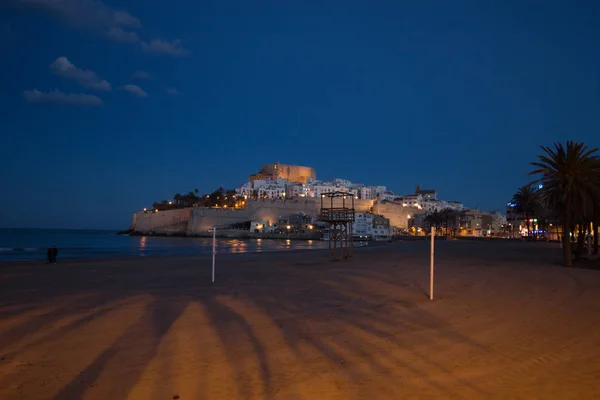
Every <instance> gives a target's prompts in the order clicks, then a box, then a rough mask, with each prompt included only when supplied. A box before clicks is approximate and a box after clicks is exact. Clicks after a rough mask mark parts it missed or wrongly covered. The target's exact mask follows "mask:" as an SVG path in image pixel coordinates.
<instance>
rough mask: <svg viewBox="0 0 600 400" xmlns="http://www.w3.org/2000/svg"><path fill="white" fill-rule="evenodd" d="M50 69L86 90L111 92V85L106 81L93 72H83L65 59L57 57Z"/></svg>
mask: <svg viewBox="0 0 600 400" xmlns="http://www.w3.org/2000/svg"><path fill="white" fill-rule="evenodd" d="M50 68H51V69H52V70H53V71H54V72H55V73H56V74H57V75H60V76H62V77H63V78H68V79H73V80H75V81H76V82H77V83H79V84H80V85H82V86H84V87H86V88H88V89H96V90H104V91H109V90H111V85H110V83H108V82H107V81H105V80H103V79H100V77H99V76H98V74H97V73H95V72H94V71H90V70H89V69H88V70H83V69H80V68H77V67H76V66H75V65H73V64H72V63H71V62H70V61H69V59H68V58H67V57H64V56H63V57H58V58H57V59H56V60H54V62H53V63H52V64H50Z"/></svg>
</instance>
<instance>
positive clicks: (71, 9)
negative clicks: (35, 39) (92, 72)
mask: <svg viewBox="0 0 600 400" xmlns="http://www.w3.org/2000/svg"><path fill="white" fill-rule="evenodd" d="M9 1H12V2H13V3H16V4H17V5H20V6H22V7H27V8H31V9H35V10H40V11H42V12H46V13H48V14H50V15H52V16H55V17H57V18H59V19H62V20H65V21H67V22H68V23H69V24H71V25H73V26H75V27H77V28H82V29H91V30H94V31H97V32H100V33H101V34H103V35H105V36H107V37H109V38H111V39H114V40H118V41H133V39H135V41H138V40H139V37H138V36H137V34H135V32H131V31H125V29H138V28H141V26H142V23H141V22H140V20H139V18H137V17H134V16H133V15H131V14H129V13H128V12H127V11H123V10H116V9H114V8H112V7H110V6H108V5H106V4H104V3H103V2H101V1H98V0H9Z"/></svg>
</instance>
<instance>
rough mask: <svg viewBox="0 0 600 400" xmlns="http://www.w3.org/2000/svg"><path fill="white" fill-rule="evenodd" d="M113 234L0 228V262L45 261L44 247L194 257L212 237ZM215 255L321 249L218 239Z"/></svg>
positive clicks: (61, 256) (315, 243)
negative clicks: (54, 246) (217, 253)
mask: <svg viewBox="0 0 600 400" xmlns="http://www.w3.org/2000/svg"><path fill="white" fill-rule="evenodd" d="M116 232H117V231H104V230H102V231H99V230H70V229H0V262H10V261H35V260H40V261H46V253H47V250H48V247H50V246H52V245H56V247H58V257H57V259H58V260H59V261H60V260H66V259H84V258H106V257H127V256H137V257H148V256H156V255H195V254H206V253H211V252H212V245H213V243H212V238H187V237H154V236H127V235H117V234H116ZM216 242H217V243H216V246H217V252H219V253H259V252H265V251H289V250H312V249H324V248H326V247H327V242H323V241H320V240H286V239H219V238H217V241H216Z"/></svg>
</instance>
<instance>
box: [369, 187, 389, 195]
mask: <svg viewBox="0 0 600 400" xmlns="http://www.w3.org/2000/svg"><path fill="white" fill-rule="evenodd" d="M371 191H372V193H373V197H377V195H381V194H383V193H385V192H386V191H387V188H386V187H385V186H371Z"/></svg>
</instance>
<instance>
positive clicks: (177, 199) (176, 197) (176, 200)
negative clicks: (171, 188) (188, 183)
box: [173, 193, 181, 205]
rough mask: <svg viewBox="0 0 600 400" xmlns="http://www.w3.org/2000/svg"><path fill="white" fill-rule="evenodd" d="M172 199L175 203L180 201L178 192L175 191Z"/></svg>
mask: <svg viewBox="0 0 600 400" xmlns="http://www.w3.org/2000/svg"><path fill="white" fill-rule="evenodd" d="M173 200H175V204H177V205H179V202H180V201H181V195H180V194H179V193H175V195H174V196H173Z"/></svg>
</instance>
